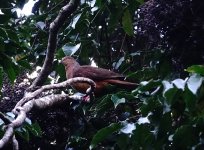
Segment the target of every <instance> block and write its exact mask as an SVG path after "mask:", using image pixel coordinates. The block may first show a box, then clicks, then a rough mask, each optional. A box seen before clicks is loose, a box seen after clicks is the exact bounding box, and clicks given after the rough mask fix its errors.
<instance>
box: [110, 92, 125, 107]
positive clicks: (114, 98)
mask: <svg viewBox="0 0 204 150" xmlns="http://www.w3.org/2000/svg"><path fill="white" fill-rule="evenodd" d="M111 101H112V102H113V104H114V106H115V108H116V107H117V106H118V105H119V104H121V103H125V98H119V97H118V96H117V95H115V94H114V95H112V96H111Z"/></svg>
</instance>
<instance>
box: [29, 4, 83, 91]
mask: <svg viewBox="0 0 204 150" xmlns="http://www.w3.org/2000/svg"><path fill="white" fill-rule="evenodd" d="M79 3H80V0H70V2H69V3H68V4H67V5H65V6H64V7H62V9H61V10H60V12H59V14H58V16H57V17H56V19H55V20H54V21H53V22H52V23H51V24H50V30H49V38H48V45H47V54H46V58H45V61H44V64H43V67H42V70H41V72H40V74H39V76H38V77H37V78H36V79H35V81H34V82H33V83H32V85H31V87H35V86H41V85H42V84H43V83H44V82H45V81H46V79H47V77H48V75H49V74H50V72H51V71H52V66H53V60H54V53H55V50H56V47H57V33H58V31H59V29H60V28H61V27H62V25H63V23H64V22H65V20H66V19H67V18H68V17H69V16H70V15H71V14H72V13H73V12H74V11H75V10H76V9H77V7H78V5H79Z"/></svg>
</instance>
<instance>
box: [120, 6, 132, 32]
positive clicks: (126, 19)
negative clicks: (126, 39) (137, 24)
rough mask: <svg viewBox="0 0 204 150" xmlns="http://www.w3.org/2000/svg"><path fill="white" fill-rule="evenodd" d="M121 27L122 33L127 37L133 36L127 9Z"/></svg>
mask: <svg viewBox="0 0 204 150" xmlns="http://www.w3.org/2000/svg"><path fill="white" fill-rule="evenodd" d="M122 25H123V29H124V31H125V32H126V33H127V34H128V35H129V36H132V35H133V25H132V17H131V15H130V12H129V10H128V9H126V10H125V12H124V14H123V17H122Z"/></svg>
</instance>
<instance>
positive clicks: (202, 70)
mask: <svg viewBox="0 0 204 150" xmlns="http://www.w3.org/2000/svg"><path fill="white" fill-rule="evenodd" d="M186 71H188V72H190V73H197V74H200V75H204V66H203V65H193V66H191V67H188V68H187V69H186Z"/></svg>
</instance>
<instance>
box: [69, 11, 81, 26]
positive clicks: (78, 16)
mask: <svg viewBox="0 0 204 150" xmlns="http://www.w3.org/2000/svg"><path fill="white" fill-rule="evenodd" d="M80 17H81V13H80V14H78V15H77V16H75V17H74V19H73V22H72V25H71V26H72V28H73V29H75V26H76V24H77V22H78V21H79V19H80Z"/></svg>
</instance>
